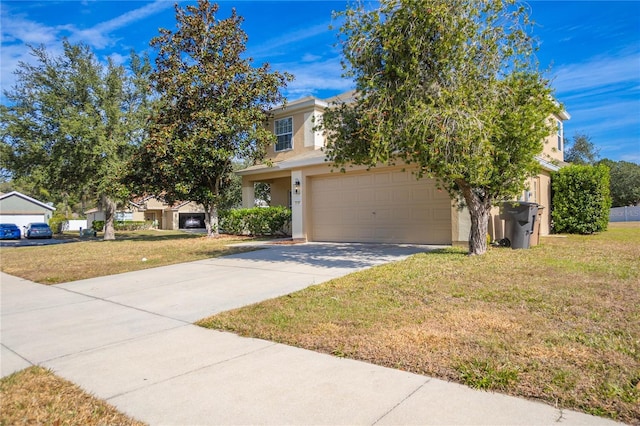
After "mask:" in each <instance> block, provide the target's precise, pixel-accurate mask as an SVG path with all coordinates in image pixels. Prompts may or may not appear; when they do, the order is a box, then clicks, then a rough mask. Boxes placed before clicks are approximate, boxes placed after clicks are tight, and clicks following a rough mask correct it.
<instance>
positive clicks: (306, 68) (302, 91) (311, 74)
mask: <svg viewBox="0 0 640 426" xmlns="http://www.w3.org/2000/svg"><path fill="white" fill-rule="evenodd" d="M273 68H274V69H277V70H282V71H287V72H289V73H291V74H293V75H294V76H295V80H294V81H292V82H291V83H289V86H288V87H287V94H288V96H289V97H290V98H293V99H295V98H298V97H302V96H309V95H317V94H318V93H319V92H333V93H338V92H346V91H347V90H351V89H353V86H354V84H353V82H352V81H351V80H348V79H345V78H343V77H342V67H341V65H340V57H338V56H336V57H333V58H329V59H324V60H320V61H316V62H287V63H279V64H274V65H273Z"/></svg>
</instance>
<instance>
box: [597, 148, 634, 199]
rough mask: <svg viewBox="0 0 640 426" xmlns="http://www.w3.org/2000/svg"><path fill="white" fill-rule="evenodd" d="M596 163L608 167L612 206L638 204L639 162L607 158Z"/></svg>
mask: <svg viewBox="0 0 640 426" xmlns="http://www.w3.org/2000/svg"><path fill="white" fill-rule="evenodd" d="M598 164H604V165H605V166H607V167H608V168H609V174H610V176H611V180H610V184H609V189H610V192H611V200H612V207H624V206H637V205H640V164H637V163H631V162H629V161H612V160H609V159H604V160H601V161H599V162H598Z"/></svg>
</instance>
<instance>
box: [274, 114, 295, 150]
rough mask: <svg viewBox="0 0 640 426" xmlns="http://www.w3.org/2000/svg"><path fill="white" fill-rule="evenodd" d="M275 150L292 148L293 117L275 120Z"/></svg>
mask: <svg viewBox="0 0 640 426" xmlns="http://www.w3.org/2000/svg"><path fill="white" fill-rule="evenodd" d="M275 125H276V137H277V138H278V141H277V142H276V152H278V151H286V150H288V149H292V148H293V117H287V118H282V119H280V120H276V123H275Z"/></svg>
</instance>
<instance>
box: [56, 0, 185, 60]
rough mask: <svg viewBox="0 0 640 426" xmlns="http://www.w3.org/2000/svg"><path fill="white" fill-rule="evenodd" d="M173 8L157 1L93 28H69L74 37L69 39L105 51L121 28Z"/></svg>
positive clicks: (168, 3) (162, 1)
mask: <svg viewBox="0 0 640 426" xmlns="http://www.w3.org/2000/svg"><path fill="white" fill-rule="evenodd" d="M171 7H173V4H172V3H171V2H169V1H166V0H156V1H155V2H153V3H150V4H148V5H145V6H143V7H141V8H138V9H134V10H131V11H129V12H126V13H124V14H122V15H120V16H118V17H116V18H113V19H110V20H108V21H105V22H101V23H99V24H98V25H95V26H94V27H92V28H87V29H77V28H75V27H74V26H71V25H70V26H67V27H66V29H67V30H69V31H70V32H71V33H72V35H71V36H70V37H69V39H70V40H71V41H72V42H74V43H75V42H80V41H82V42H84V43H87V44H89V45H91V46H93V47H95V48H97V49H103V48H105V47H108V46H110V45H112V44H113V43H114V40H113V36H112V33H113V32H114V31H116V30H119V29H120V28H123V27H126V26H127V25H131V24H133V23H135V22H137V21H140V20H142V19H145V18H148V17H149V16H152V15H155V14H157V13H159V12H162V11H164V10H165V9H168V8H171Z"/></svg>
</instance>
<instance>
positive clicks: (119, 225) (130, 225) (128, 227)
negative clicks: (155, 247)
mask: <svg viewBox="0 0 640 426" xmlns="http://www.w3.org/2000/svg"><path fill="white" fill-rule="evenodd" d="M151 224H152V222H151V221H146V222H145V221H142V220H141V221H133V220H124V221H123V220H117V221H115V222H114V223H113V228H114V229H115V230H116V231H140V230H143V229H149V228H151Z"/></svg>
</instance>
